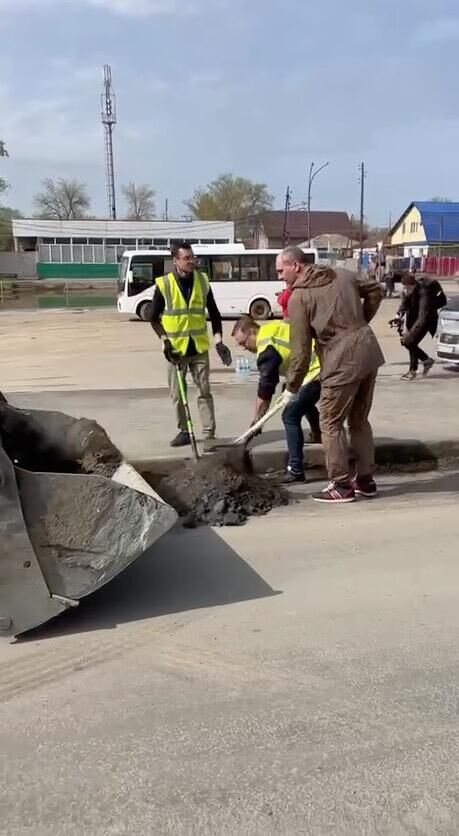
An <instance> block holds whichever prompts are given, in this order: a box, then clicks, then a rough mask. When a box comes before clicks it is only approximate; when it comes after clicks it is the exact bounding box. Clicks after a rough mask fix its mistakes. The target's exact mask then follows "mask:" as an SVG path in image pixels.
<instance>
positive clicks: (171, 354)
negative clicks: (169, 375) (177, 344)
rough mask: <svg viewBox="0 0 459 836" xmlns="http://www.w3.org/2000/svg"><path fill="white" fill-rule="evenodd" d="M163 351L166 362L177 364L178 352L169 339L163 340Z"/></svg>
mask: <svg viewBox="0 0 459 836" xmlns="http://www.w3.org/2000/svg"><path fill="white" fill-rule="evenodd" d="M163 352H164V356H165V358H166V360H167V362H168V363H173V364H174V365H177V363H178V362H179V360H180V354H179V353H178V351H176V350H175V348H174V347H173V345H172V343H171V341H170V340H164V341H163Z"/></svg>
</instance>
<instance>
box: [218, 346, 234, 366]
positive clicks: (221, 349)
mask: <svg viewBox="0 0 459 836" xmlns="http://www.w3.org/2000/svg"><path fill="white" fill-rule="evenodd" d="M215 348H216V349H217V354H218V356H219V357H220V360H221V361H222V363H223V365H224V366H231V363H232V362H233V358H232V356H231V351H230V350H229V348H228V346H226V345H225V343H217V345H216V346H215Z"/></svg>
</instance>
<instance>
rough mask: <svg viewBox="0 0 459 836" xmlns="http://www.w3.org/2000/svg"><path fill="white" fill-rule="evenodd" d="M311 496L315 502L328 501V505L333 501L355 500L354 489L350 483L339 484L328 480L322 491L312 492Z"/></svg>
mask: <svg viewBox="0 0 459 836" xmlns="http://www.w3.org/2000/svg"><path fill="white" fill-rule="evenodd" d="M312 498H313V499H314V501H315V502H328V504H329V505H332V504H333V503H334V502H336V503H342V502H355V491H354V488H353V487H352V485H351V484H350V483H348V484H347V485H340V484H339V483H338V482H330V484H329V485H327V487H326V488H324V489H323V491H321V492H320V493H315V494H313V495H312Z"/></svg>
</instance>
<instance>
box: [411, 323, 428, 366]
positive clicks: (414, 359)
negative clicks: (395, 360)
mask: <svg viewBox="0 0 459 836" xmlns="http://www.w3.org/2000/svg"><path fill="white" fill-rule="evenodd" d="M427 334H428V331H427V330H426V331H424V332H423V333H422V334H421V335H420V336H419V338H418V339H417V340H416V342H415V343H414V344H413V345H407V346H406V348H407V349H408V351H409V355H410V372H417V370H418V366H419V363H420V362H421V363H425V361H426V360H428V359H429V355H428V354H426V353H425V351H423V350H422V348H419V343H421V342H422V340H423V339H424V337H425V336H426V335H427Z"/></svg>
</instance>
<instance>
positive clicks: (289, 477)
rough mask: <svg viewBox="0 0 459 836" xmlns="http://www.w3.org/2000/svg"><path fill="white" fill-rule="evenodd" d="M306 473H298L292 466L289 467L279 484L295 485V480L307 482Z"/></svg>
mask: <svg viewBox="0 0 459 836" xmlns="http://www.w3.org/2000/svg"><path fill="white" fill-rule="evenodd" d="M305 481H306V480H305V478H304V473H296V472H295V471H294V470H292V469H291V468H290V467H288V468H287V470H286V472H285V474H284V476H282V478H281V479H279V481H278V484H279V485H294V484H295V482H305Z"/></svg>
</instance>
